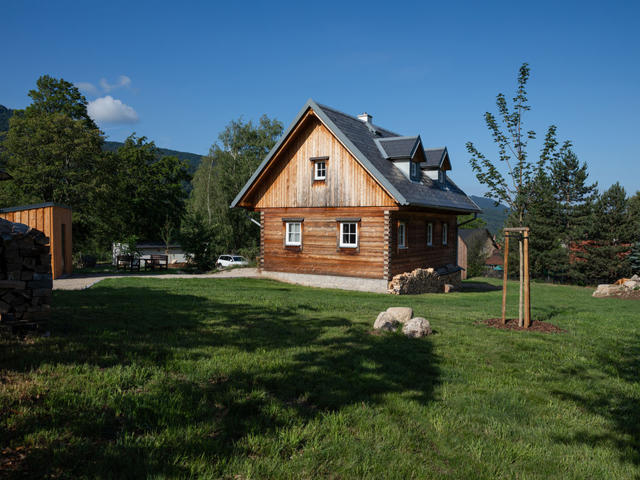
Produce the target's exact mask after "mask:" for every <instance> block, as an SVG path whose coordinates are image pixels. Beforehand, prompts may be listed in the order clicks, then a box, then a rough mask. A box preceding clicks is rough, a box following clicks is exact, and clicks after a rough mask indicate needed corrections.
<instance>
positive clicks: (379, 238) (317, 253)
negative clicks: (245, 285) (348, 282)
mask: <svg viewBox="0 0 640 480" xmlns="http://www.w3.org/2000/svg"><path fill="white" fill-rule="evenodd" d="M385 210H386V209H385V208H380V207H361V208H357V209H355V208H269V209H265V210H263V211H262V212H261V213H262V218H263V227H262V230H263V234H262V235H261V239H262V242H263V244H262V245H261V250H262V252H264V253H263V255H262V258H261V261H262V265H263V268H264V270H265V271H274V272H291V273H304V274H317V275H338V276H349V277H362V278H377V279H384V278H386V277H385V262H384V260H385V255H384V248H385V241H384V238H385ZM354 217H357V218H359V222H358V237H359V238H358V248H340V247H339V243H338V241H339V236H338V232H339V228H340V227H339V222H338V221H337V220H338V219H340V218H350V219H352V218H354ZM291 218H295V219H301V220H302V245H301V246H300V247H291V246H286V245H285V228H286V227H285V222H286V221H285V220H284V219H291Z"/></svg>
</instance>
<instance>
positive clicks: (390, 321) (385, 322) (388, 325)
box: [373, 312, 400, 332]
mask: <svg viewBox="0 0 640 480" xmlns="http://www.w3.org/2000/svg"><path fill="white" fill-rule="evenodd" d="M399 323H400V322H398V321H397V320H396V319H395V318H394V317H392V316H391V315H390V314H389V313H387V312H380V313H379V314H378V318H376V321H375V322H374V324H373V328H374V329H375V330H387V331H389V332H395V331H396V329H397V328H398V324H399Z"/></svg>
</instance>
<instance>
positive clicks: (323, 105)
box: [315, 102, 402, 137]
mask: <svg viewBox="0 0 640 480" xmlns="http://www.w3.org/2000/svg"><path fill="white" fill-rule="evenodd" d="M315 103H316V105H318V106H319V107H320V108H323V109H324V108H326V109H327V110H331V111H332V112H335V113H339V114H340V115H344V116H345V117H348V118H350V119H351V120H356V121H358V122H360V123H362V124H363V125H364V122H363V121H362V120H360V119H359V118H358V117H357V116H355V115H349V114H348V113H345V112H343V111H342V110H338V109H337V108H333V107H330V106H329V105H325V104H323V103H318V102H315ZM371 125H373V126H374V127H375V128H377V129H379V130H384V131H385V132H386V133H390V134H391V135H393V136H395V137H400V136H402V135H400V134H399V133H396V132H394V131H391V130H389V129H387V128H384V127H381V126H380V125H376V124H375V123H372V124H371Z"/></svg>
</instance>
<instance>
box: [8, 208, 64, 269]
mask: <svg viewBox="0 0 640 480" xmlns="http://www.w3.org/2000/svg"><path fill="white" fill-rule="evenodd" d="M71 217H72V212H71V209H70V208H69V207H66V206H64V205H59V204H57V203H51V202H48V203H37V204H34V205H21V206H19V207H8V208H3V209H0V218H4V219H5V220H9V221H10V222H15V223H24V224H25V225H29V226H30V227H31V228H35V229H36V230H39V231H41V232H42V233H44V234H45V235H46V236H47V237H49V246H50V248H49V252H50V255H51V275H52V276H53V278H59V277H61V276H62V275H70V274H71V273H72V272H73V259H72V249H73V241H72V231H71V228H72V221H71Z"/></svg>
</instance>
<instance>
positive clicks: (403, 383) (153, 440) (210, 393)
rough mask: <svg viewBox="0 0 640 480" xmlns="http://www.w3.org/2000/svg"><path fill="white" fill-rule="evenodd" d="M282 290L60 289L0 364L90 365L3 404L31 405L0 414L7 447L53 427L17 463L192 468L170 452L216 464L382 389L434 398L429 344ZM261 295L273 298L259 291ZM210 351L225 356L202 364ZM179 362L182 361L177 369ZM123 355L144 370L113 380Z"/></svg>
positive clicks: (177, 471)
mask: <svg viewBox="0 0 640 480" xmlns="http://www.w3.org/2000/svg"><path fill="white" fill-rule="evenodd" d="M281 290H282V288H281V285H280V284H273V285H268V284H267V285H264V286H261V287H259V288H253V289H252V291H251V294H248V293H247V292H248V290H245V291H240V292H239V294H238V295H237V296H238V297H240V298H242V301H239V299H238V298H236V299H235V300H236V302H237V303H233V302H231V301H228V298H229V297H228V296H225V295H223V293H225V292H217V296H214V297H213V298H212V297H209V296H204V295H197V294H196V295H194V294H189V293H184V294H175V293H171V290H169V289H164V288H162V287H158V288H155V287H153V288H142V287H134V288H131V287H129V288H118V287H112V286H109V287H103V288H94V289H91V290H89V291H84V292H60V293H56V297H55V301H56V304H57V307H56V309H55V315H54V319H53V321H52V329H53V331H54V333H53V335H52V336H51V337H50V338H47V339H41V340H38V341H35V342H33V343H29V342H18V341H9V342H5V343H1V344H0V345H1V347H0V362H1V364H2V368H3V371H4V372H10V373H11V374H16V375H21V374H22V375H28V372H30V371H32V370H37V369H38V368H43V367H44V366H45V365H62V366H64V365H66V366H68V367H69V368H72V369H80V370H82V369H86V370H87V372H86V373H85V372H84V371H83V372H82V373H78V372H77V371H75V370H74V372H73V373H72V375H75V376H78V377H79V378H78V380H77V383H76V384H73V383H72V384H70V385H68V386H67V387H65V388H49V389H48V390H46V391H42V392H40V393H41V395H40V394H39V395H30V396H26V397H22V398H20V399H19V401H18V400H16V401H15V402H14V404H11V405H7V407H8V408H9V410H10V411H11V412H15V411H16V409H18V408H19V407H20V406H24V405H28V406H29V408H28V409H27V411H26V413H22V414H21V415H19V416H13V418H11V421H10V422H8V423H7V422H2V423H0V436H1V437H2V438H5V439H6V440H7V441H8V443H9V444H11V445H13V446H14V447H15V445H18V444H20V443H21V442H23V441H24V439H25V438H26V437H31V438H33V437H34V436H35V437H37V436H39V435H42V432H51V431H54V432H58V433H56V435H58V434H59V432H63V434H62V435H60V437H59V438H57V439H56V440H54V441H42V442H41V445H42V447H41V448H32V449H31V450H30V451H29V453H28V455H27V456H26V457H25V458H24V460H23V461H22V462H21V464H20V465H19V468H18V469H17V470H15V472H13V473H15V474H16V476H17V475H18V474H20V475H24V474H26V475H28V476H33V477H42V476H45V475H49V474H52V472H56V471H62V472H65V475H69V476H89V477H95V476H107V477H122V478H124V477H128V478H132V477H142V476H146V475H149V474H155V473H162V474H165V475H169V476H183V475H191V474H193V472H192V471H190V470H189V468H188V466H185V464H187V465H188V463H189V462H186V461H181V460H180V459H185V458H191V459H198V458H201V457H203V456H204V458H206V459H207V462H208V463H209V464H211V465H216V464H218V465H221V467H220V468H221V469H222V468H223V466H224V465H225V464H228V463H229V462H230V461H231V460H232V459H233V458H234V457H238V456H240V457H244V456H251V455H260V453H259V452H255V451H252V449H253V448H255V447H251V446H250V444H249V443H250V442H248V438H249V437H252V438H255V436H265V435H266V436H270V437H274V439H275V438H277V437H278V432H279V431H281V430H282V429H287V428H291V427H295V426H304V425H306V424H307V423H308V422H309V421H311V420H313V419H314V418H316V417H317V416H319V415H320V416H325V415H331V414H332V413H334V412H337V411H339V410H341V409H343V408H345V407H349V406H352V405H358V406H359V405H363V406H364V405H367V404H376V403H378V402H381V401H382V397H383V396H384V395H386V394H389V393H397V392H401V393H402V394H403V395H404V396H405V397H408V398H411V399H413V400H414V401H416V402H419V403H421V404H426V403H428V402H429V401H431V399H432V396H433V389H434V387H435V386H436V385H437V383H438V382H439V369H438V366H437V364H438V361H437V357H436V356H435V355H434V353H433V351H432V346H431V343H430V341H429V340H427V339H420V340H415V339H408V338H405V337H403V336H402V335H394V334H390V335H382V336H377V335H371V334H370V332H369V331H368V327H367V326H365V325H363V324H358V323H353V322H351V321H350V320H349V317H348V315H349V312H346V311H339V310H336V311H335V312H327V311H326V310H325V309H319V308H318V307H317V306H316V305H315V303H314V301H313V296H312V294H309V293H307V294H305V295H306V296H303V298H292V297H291V296H290V295H288V291H287V292H283V291H281ZM285 290H288V289H285ZM296 291H297V292H299V291H301V290H296ZM245 295H246V296H247V298H246V301H244V300H245V298H244V296H245ZM270 296H271V297H276V299H275V301H264V300H260V299H261V298H265V297H269V298H271V297H270ZM225 300H226V301H225ZM336 308H338V306H337V305H336ZM219 350H224V352H225V353H224V354H223V356H222V357H220V356H219V357H217V359H216V361H215V362H211V361H210V360H211V359H210V357H212V356H213V355H214V354H215V353H216V352H217V351H219ZM227 352H228V353H227ZM235 355H237V356H241V357H242V360H232V357H233V356H235ZM227 358H228V359H229V362H228V363H229V365H225V359H227ZM185 363H188V364H189V365H190V367H184V366H183V367H177V366H176V365H184V364H185ZM129 365H133V366H135V369H138V368H140V367H148V368H146V369H145V368H140V370H141V372H139V373H137V374H136V375H137V376H134V377H133V378H129V377H126V375H125V373H123V372H120V374H119V375H120V377H118V378H116V379H112V378H111V377H109V375H110V372H111V371H117V370H118V368H120V369H121V367H123V366H124V367H126V366H129ZM96 367H98V368H96ZM145 372H146V373H145ZM114 375H115V374H114ZM82 382H85V383H82ZM100 382H104V383H107V384H109V385H111V383H113V385H112V387H113V388H115V389H117V390H118V392H117V393H111V394H109V393H105V392H104V388H103V391H100V392H97V393H96V392H94V391H93V388H92V386H91V385H89V383H96V384H100ZM9 424H10V425H11V427H10V428H8V427H7V425H9ZM273 441H274V442H277V440H273ZM303 446H304V439H300V440H298V441H295V442H284V444H283V445H282V451H281V455H282V456H283V459H285V458H288V456H290V455H291V453H292V451H291V449H297V448H303ZM218 473H221V471H220V472H218Z"/></svg>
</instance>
